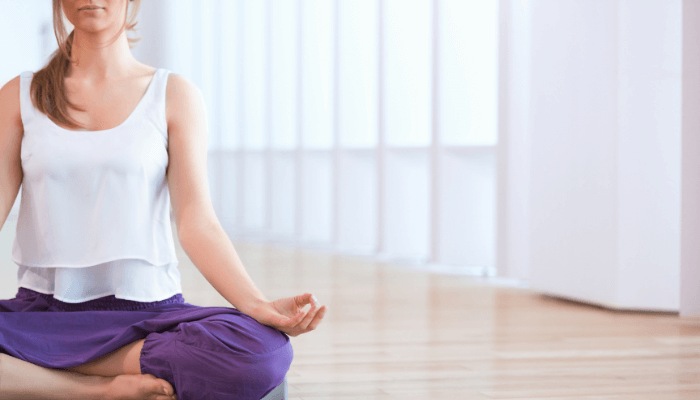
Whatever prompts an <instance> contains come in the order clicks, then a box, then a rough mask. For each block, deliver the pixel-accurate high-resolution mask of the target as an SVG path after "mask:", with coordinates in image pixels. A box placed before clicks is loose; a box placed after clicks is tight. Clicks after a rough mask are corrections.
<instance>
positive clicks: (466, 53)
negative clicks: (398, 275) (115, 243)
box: [137, 0, 498, 273]
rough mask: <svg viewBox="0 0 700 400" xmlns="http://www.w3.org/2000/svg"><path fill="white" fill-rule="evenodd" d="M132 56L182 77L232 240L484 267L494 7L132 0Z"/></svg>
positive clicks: (491, 206) (491, 231)
mask: <svg viewBox="0 0 700 400" xmlns="http://www.w3.org/2000/svg"><path fill="white" fill-rule="evenodd" d="M142 20H143V24H142V25H143V30H144V40H143V43H142V44H140V45H139V47H138V48H137V52H140V53H139V54H140V56H141V57H143V58H145V59H151V60H153V61H152V62H156V63H159V64H161V65H163V66H166V67H169V68H171V69H173V70H175V71H177V72H179V73H182V74H184V75H186V76H188V77H189V78H191V79H192V80H194V81H195V82H196V83H197V84H198V85H199V86H200V87H201V88H202V91H203V93H204V95H205V98H206V101H207V103H208V106H209V112H210V115H209V117H210V124H211V134H210V143H209V149H210V179H211V182H212V186H211V187H212V195H213V198H214V200H215V203H216V208H217V212H218V213H219V216H220V218H221V220H222V221H223V223H224V224H225V227H226V228H227V229H228V230H229V232H230V233H231V235H232V236H234V237H236V238H238V239H241V240H244V239H245V240H263V241H272V242H276V243H285V244H290V245H295V246H303V247H315V248H323V249H329V250H331V251H339V252H344V253H352V254H366V255H376V256H381V257H383V258H388V259H392V260H403V261H410V262H418V263H423V264H425V263H427V264H431V265H434V266H440V267H442V268H447V269H450V270H456V271H460V272H467V271H470V272H476V273H491V272H493V271H494V267H495V235H496V232H495V229H496V212H497V205H496V191H497V182H496V181H497V176H498V173H497V170H498V168H497V164H498V157H497V155H498V134H497V131H498V126H497V121H498V120H497V107H498V104H497V102H498V98H497V92H498V2H496V1H463V0H204V1H197V2H193V1H190V0H167V1H155V0H151V1H148V2H144V10H143V18H142Z"/></svg>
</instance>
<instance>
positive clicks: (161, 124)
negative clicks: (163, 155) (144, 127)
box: [143, 68, 170, 140]
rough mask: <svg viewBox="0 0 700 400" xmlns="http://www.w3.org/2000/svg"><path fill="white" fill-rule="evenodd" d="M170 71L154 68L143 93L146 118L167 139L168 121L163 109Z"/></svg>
mask: <svg viewBox="0 0 700 400" xmlns="http://www.w3.org/2000/svg"><path fill="white" fill-rule="evenodd" d="M169 74H170V71H169V70H167V69H164V68H159V69H157V70H156V72H155V74H154V75H153V78H152V79H151V83H150V84H149V86H148V89H147V91H146V94H145V98H144V99H143V101H144V103H145V104H144V106H145V107H144V108H145V112H146V114H147V116H148V119H149V120H151V121H152V123H153V124H154V125H155V126H156V128H157V129H158V131H160V132H161V133H162V134H163V135H164V136H165V138H166V140H167V132H168V122H167V118H166V111H165V98H166V90H167V87H168V75H169Z"/></svg>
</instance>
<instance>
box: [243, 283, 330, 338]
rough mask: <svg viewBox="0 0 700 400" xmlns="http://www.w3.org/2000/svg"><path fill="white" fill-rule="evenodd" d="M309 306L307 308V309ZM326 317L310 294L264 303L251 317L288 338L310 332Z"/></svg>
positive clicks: (323, 307)
mask: <svg viewBox="0 0 700 400" xmlns="http://www.w3.org/2000/svg"><path fill="white" fill-rule="evenodd" d="M307 306H309V307H307ZM325 315H326V306H322V305H320V304H319V303H318V300H316V297H315V296H314V295H312V294H310V293H306V294H302V295H299V296H294V297H287V298H283V299H278V300H275V301H271V302H266V303H263V304H261V305H260V306H258V307H256V309H255V311H254V312H253V313H252V315H251V317H253V318H255V319H256V320H257V321H258V322H260V323H261V324H263V325H267V326H271V327H273V328H276V329H277V330H279V331H282V332H284V333H286V334H287V335H289V336H299V335H301V334H303V333H307V332H311V331H313V330H314V329H316V327H317V326H318V324H320V323H321V320H323V317H324V316H325Z"/></svg>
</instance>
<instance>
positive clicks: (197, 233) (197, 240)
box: [178, 219, 267, 314]
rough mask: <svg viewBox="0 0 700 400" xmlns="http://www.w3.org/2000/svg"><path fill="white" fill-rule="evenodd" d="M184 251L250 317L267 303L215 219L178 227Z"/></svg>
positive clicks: (213, 284)
mask: <svg viewBox="0 0 700 400" xmlns="http://www.w3.org/2000/svg"><path fill="white" fill-rule="evenodd" d="M178 233H179V238H180V243H181V245H182V248H183V249H184V250H185V252H186V253H187V255H188V256H189V257H190V259H191V260H192V262H193V263H194V264H195V266H196V267H197V269H199V271H200V272H201V273H202V275H203V276H204V277H205V278H206V279H207V281H209V283H210V284H211V285H212V286H213V287H214V289H216V290H217V291H218V292H219V293H220V294H221V295H222V296H223V297H224V298H225V299H226V300H227V301H228V302H229V303H231V304H232V305H233V306H234V307H236V308H238V309H239V310H241V311H242V312H244V313H246V314H249V313H250V311H252V310H253V309H254V308H255V307H256V306H257V305H259V304H260V303H262V302H265V301H267V300H266V298H265V296H264V295H263V294H262V292H261V291H260V290H259V289H258V288H257V287H256V286H255V283H254V282H253V280H252V279H251V277H250V275H249V274H248V272H247V271H246V269H245V267H244V266H243V263H242V262H241V259H240V258H239V256H238V253H237V252H236V250H235V248H234V246H233V244H232V243H231V241H230V240H229V238H228V236H227V235H226V232H225V231H224V229H223V228H222V227H221V224H220V223H219V222H218V220H215V219H192V220H191V222H189V223H187V224H184V225H183V226H179V227H178Z"/></svg>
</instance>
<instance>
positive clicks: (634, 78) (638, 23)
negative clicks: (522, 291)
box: [508, 0, 681, 310]
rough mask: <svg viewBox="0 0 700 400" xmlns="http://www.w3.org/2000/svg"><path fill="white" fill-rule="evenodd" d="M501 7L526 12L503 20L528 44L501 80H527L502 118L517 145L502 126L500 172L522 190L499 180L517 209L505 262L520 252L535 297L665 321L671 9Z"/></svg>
mask: <svg viewBox="0 0 700 400" xmlns="http://www.w3.org/2000/svg"><path fill="white" fill-rule="evenodd" d="M523 4H525V5H523ZM509 5H510V6H511V7H514V9H515V8H517V7H523V6H525V7H526V8H527V10H526V12H524V13H514V12H513V13H511V14H510V16H511V26H512V27H513V29H521V30H523V31H527V30H529V31H530V35H529V46H530V49H531V51H530V52H529V53H519V52H518V51H517V50H513V51H512V52H511V53H510V56H509V57H510V59H509V61H508V62H509V68H510V71H511V74H512V76H513V75H515V76H517V77H520V79H522V71H519V70H518V66H519V65H521V63H522V64H523V65H526V68H527V71H529V74H530V75H529V76H530V79H529V80H527V82H528V83H527V86H521V85H519V84H518V82H517V81H516V78H511V79H512V80H511V81H510V84H511V86H512V87H513V90H515V91H516V93H517V91H518V90H519V91H520V93H522V92H523V91H527V92H529V98H528V101H522V100H519V97H517V98H516V99H514V100H513V103H512V104H511V106H512V108H510V112H511V113H512V118H513V120H516V121H520V122H524V123H526V125H524V129H523V131H524V134H523V135H522V136H519V128H518V127H517V126H515V125H513V124H510V125H509V127H510V130H509V132H508V134H509V137H512V138H516V141H511V142H510V144H509V146H511V149H510V158H509V162H510V165H509V167H510V168H511V171H512V170H513V169H518V168H525V170H526V171H529V176H528V174H523V173H522V172H516V177H520V176H524V177H525V179H527V181H529V183H530V184H529V186H528V187H524V186H522V181H521V180H518V179H511V180H510V181H511V182H513V183H512V186H511V189H512V191H513V192H512V193H511V201H513V202H517V201H518V200H519V199H521V198H522V199H524V203H525V204H526V205H527V207H526V208H525V209H523V208H517V207H518V205H517V204H512V205H511V209H513V210H515V211H513V213H512V214H511V215H509V218H511V220H510V221H511V222H512V223H513V225H511V226H510V229H511V230H512V232H513V233H512V234H511V235H510V236H509V244H510V245H511V247H510V248H512V249H513V251H514V253H513V254H516V255H518V254H527V252H529V259H528V261H529V262H528V264H529V265H527V267H528V268H529V279H530V283H531V286H532V287H533V288H534V289H536V290H539V291H542V292H545V293H550V294H554V295H558V296H563V297H568V298H573V299H578V300H583V301H587V302H593V303H599V304H603V305H606V306H611V307H616V308H634V309H653V310H677V309H678V306H679V302H678V301H679V279H680V278H679V241H680V219H679V215H680V116H681V112H680V88H681V86H680V72H681V70H680V65H681V56H680V49H681V39H680V32H681V31H680V26H681V8H680V2H678V1H668V0H645V1H631V0H618V1H608V0H600V1H591V2H580V1H575V0H538V1H532V2H529V3H521V2H509ZM513 19H515V21H513ZM523 19H524V20H523ZM523 108H525V109H526V110H527V111H526V112H525V113H523ZM525 114H526V116H525ZM524 138H527V141H524V140H523V139H524ZM521 152H525V153H526V154H527V155H528V156H527V157H521V156H518V154H519V153H521ZM513 214H515V216H514V215H513ZM518 221H520V222H519V224H518ZM522 232H529V234H528V235H526V236H525V237H522V236H521V237H520V239H518V236H516V234H517V233H522ZM523 248H525V249H527V250H526V251H523V250H522V249H523ZM513 258H514V257H513V256H512V255H511V257H510V259H511V260H512V259H513Z"/></svg>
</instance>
